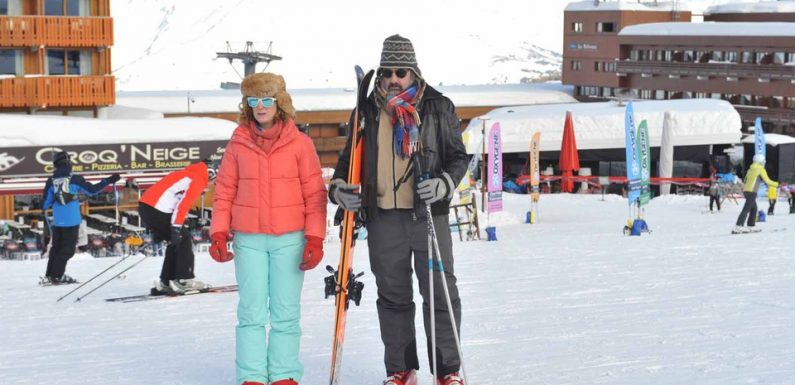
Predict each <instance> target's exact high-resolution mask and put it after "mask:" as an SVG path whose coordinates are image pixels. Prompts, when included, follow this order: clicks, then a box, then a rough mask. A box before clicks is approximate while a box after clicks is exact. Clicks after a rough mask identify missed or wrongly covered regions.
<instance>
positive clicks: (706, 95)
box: [695, 92, 709, 99]
mask: <svg viewBox="0 0 795 385" xmlns="http://www.w3.org/2000/svg"><path fill="white" fill-rule="evenodd" d="M695 98H696V99H707V98H709V93H707V92H696V93H695Z"/></svg>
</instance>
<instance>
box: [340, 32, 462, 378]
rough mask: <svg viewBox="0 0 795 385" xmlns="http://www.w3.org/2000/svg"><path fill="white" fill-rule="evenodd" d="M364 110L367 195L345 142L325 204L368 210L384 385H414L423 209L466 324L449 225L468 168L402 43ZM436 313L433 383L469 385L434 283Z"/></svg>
mask: <svg viewBox="0 0 795 385" xmlns="http://www.w3.org/2000/svg"><path fill="white" fill-rule="evenodd" d="M359 105H360V111H359V118H360V122H359V123H360V127H362V128H363V140H364V142H363V143H364V152H363V156H362V165H361V172H362V175H361V180H362V186H361V189H359V187H360V186H351V185H349V184H347V183H346V178H347V173H348V163H349V156H350V151H351V143H350V139H349V141H348V143H347V145H346V147H345V150H344V152H343V154H342V156H340V158H339V161H338V163H337V167H336V170H335V172H334V176H333V178H332V182H331V186H330V188H329V197H330V199H331V201H332V202H333V203H336V204H338V205H339V206H340V207H341V208H344V209H348V210H356V209H361V210H363V213H362V214H363V215H362V217H363V218H364V221H365V223H366V225H367V232H368V238H367V245H368V250H369V254H370V266H371V269H372V272H373V274H374V275H375V278H376V285H377V286H378V301H377V307H378V320H379V323H380V327H381V338H382V340H383V342H384V347H385V354H384V361H385V365H386V372H387V376H388V377H387V379H386V380H385V381H384V384H386V385H406V384H411V383H416V370H417V369H419V360H418V358H417V346H416V340H415V330H414V312H415V305H414V301H413V298H412V296H413V287H412V270H413V271H415V272H416V276H417V281H418V282H419V285H420V293H421V294H422V298H423V315H424V320H425V334H426V339H427V340H428V346H429V361H430V346H431V343H430V335H431V333H430V298H429V292H430V291H429V282H428V252H429V251H428V230H427V222H426V218H427V215H426V204H430V205H431V213H432V216H433V223H434V228H435V230H436V235H437V239H438V242H439V249H440V252H441V256H440V257H441V259H442V263H443V264H444V269H445V270H444V278H445V279H446V281H447V285H448V288H449V290H450V299H451V301H452V304H453V314H454V315H455V320H456V323H457V324H458V325H459V326H460V323H461V302H460V299H459V296H458V289H457V286H456V277H455V275H454V269H453V248H452V240H451V237H450V231H449V228H448V218H447V217H448V214H449V205H450V200H451V199H452V197H453V193H454V191H455V187H456V185H457V184H458V182H459V181H460V180H461V178H462V177H463V176H464V172H465V171H466V168H467V154H466V150H465V148H464V144H463V142H462V141H461V132H460V124H459V121H458V116H456V114H455V107H454V106H453V103H452V102H451V101H450V99H448V98H447V97H445V96H443V95H442V94H441V93H439V91H437V90H435V89H434V88H432V87H431V86H429V85H428V84H427V83H426V82H425V80H424V79H423V78H422V73H421V72H420V69H419V67H418V66H417V60H416V57H415V54H414V48H413V46H412V44H411V41H409V40H408V39H406V38H403V37H401V36H399V35H393V36H390V37H388V38H387V39H386V40H385V41H384V48H383V51H382V53H381V63H380V68H379V69H378V76H377V77H376V81H375V89H374V90H373V92H372V93H371V94H370V96H369V97H368V98H367V100H366V101H362V102H360V103H359ZM351 126H353V122H351ZM420 176H421V178H419V177H420ZM412 255H413V257H414V258H413V261H412ZM434 308H435V310H434V311H435V323H436V340H437V341H436V347H437V349H436V350H437V370H436V371H435V373H436V374H437V376H438V377H439V381H440V384H443V385H463V380H462V379H461V378H460V377H459V375H458V371H459V369H460V366H461V363H460V358H459V355H458V351H457V349H456V343H455V338H454V335H453V329H452V326H451V324H450V319H449V314H448V309H447V305H446V302H445V298H444V291H443V287H442V282H441V278H440V276H439V275H438V274H436V275H435V278H434Z"/></svg>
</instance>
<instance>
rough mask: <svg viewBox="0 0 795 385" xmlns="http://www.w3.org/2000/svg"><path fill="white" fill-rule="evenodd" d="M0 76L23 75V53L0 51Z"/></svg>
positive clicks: (14, 50)
mask: <svg viewBox="0 0 795 385" xmlns="http://www.w3.org/2000/svg"><path fill="white" fill-rule="evenodd" d="M0 75H22V51H21V50H18V49H0Z"/></svg>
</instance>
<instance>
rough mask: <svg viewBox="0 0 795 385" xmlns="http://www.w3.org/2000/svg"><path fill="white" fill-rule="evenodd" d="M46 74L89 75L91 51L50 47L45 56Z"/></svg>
mask: <svg viewBox="0 0 795 385" xmlns="http://www.w3.org/2000/svg"><path fill="white" fill-rule="evenodd" d="M45 60H46V63H45V65H46V66H47V75H90V74H91V53H90V52H89V51H79V50H65V49H62V48H54V49H53V48H50V49H48V50H47V56H46V58H45Z"/></svg>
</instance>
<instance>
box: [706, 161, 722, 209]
mask: <svg viewBox="0 0 795 385" xmlns="http://www.w3.org/2000/svg"><path fill="white" fill-rule="evenodd" d="M710 171H711V172H710V177H709V190H708V191H709V212H712V204H713V203H715V204H716V205H717V206H718V211H720V178H719V177H718V174H717V173H716V171H715V168H713V167H710Z"/></svg>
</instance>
